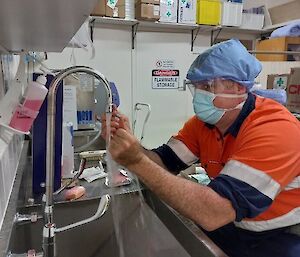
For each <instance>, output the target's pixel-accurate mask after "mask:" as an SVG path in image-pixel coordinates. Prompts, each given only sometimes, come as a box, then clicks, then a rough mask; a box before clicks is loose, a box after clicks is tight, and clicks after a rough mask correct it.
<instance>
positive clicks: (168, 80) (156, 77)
mask: <svg viewBox="0 0 300 257" xmlns="http://www.w3.org/2000/svg"><path fill="white" fill-rule="evenodd" d="M178 87H179V70H152V88H153V89H166V88H167V89H173V88H178Z"/></svg>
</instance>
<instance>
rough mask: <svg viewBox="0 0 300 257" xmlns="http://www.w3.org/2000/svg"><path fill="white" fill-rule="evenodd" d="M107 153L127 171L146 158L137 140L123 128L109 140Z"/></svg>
mask: <svg viewBox="0 0 300 257" xmlns="http://www.w3.org/2000/svg"><path fill="white" fill-rule="evenodd" d="M109 152H110V154H111V155H112V158H113V159H114V160H115V161H116V162H117V163H119V164H120V165H122V166H124V167H126V168H128V169H130V166H131V165H134V164H137V163H139V162H140V161H141V160H142V159H143V158H145V157H146V155H145V154H144V153H143V149H142V147H141V145H140V143H139V142H138V140H137V139H136V138H135V137H134V135H132V133H131V132H130V131H127V130H126V129H123V128H119V129H117V131H116V132H115V133H114V136H113V137H112V138H111V141H110V146H109Z"/></svg>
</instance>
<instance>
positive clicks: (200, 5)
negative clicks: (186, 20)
mask: <svg viewBox="0 0 300 257" xmlns="http://www.w3.org/2000/svg"><path fill="white" fill-rule="evenodd" d="M220 20H221V2H220V1H219V0H198V1H197V23H198V24H205V25H218V24H220Z"/></svg>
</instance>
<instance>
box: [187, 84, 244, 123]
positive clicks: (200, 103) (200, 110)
mask: <svg viewBox="0 0 300 257" xmlns="http://www.w3.org/2000/svg"><path fill="white" fill-rule="evenodd" d="M217 96H221V97H226V98H242V97H245V96H247V94H243V95H234V94H214V93H211V92H207V91H205V90H201V89H197V91H196V92H195V94H194V98H193V106H194V112H195V114H196V116H197V117H198V118H199V119H200V120H202V121H203V122H205V123H208V124H211V125H215V124H216V123H217V122H218V121H219V120H220V119H221V118H222V117H223V115H224V113H225V112H226V111H230V110H234V109H241V108H242V107H243V105H244V103H245V101H243V102H241V103H240V104H238V105H237V106H236V107H234V108H230V109H222V108H218V107H216V106H214V103H213V101H214V99H215V98H216V97H217Z"/></svg>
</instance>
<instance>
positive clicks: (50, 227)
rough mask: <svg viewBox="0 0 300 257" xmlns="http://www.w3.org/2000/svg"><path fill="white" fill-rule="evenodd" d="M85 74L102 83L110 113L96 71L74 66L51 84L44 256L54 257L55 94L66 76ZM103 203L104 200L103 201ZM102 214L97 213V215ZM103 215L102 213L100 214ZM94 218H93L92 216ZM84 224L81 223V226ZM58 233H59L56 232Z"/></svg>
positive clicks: (48, 118)
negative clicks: (78, 73)
mask: <svg viewBox="0 0 300 257" xmlns="http://www.w3.org/2000/svg"><path fill="white" fill-rule="evenodd" d="M77 72H82V73H87V74H89V75H91V76H94V77H95V78H97V79H98V80H99V81H102V82H103V85H104V86H105V89H106V93H107V108H106V112H110V113H111V112H112V109H113V106H112V93H111V90H110V86H109V83H108V81H107V80H106V78H105V77H104V76H103V75H102V74H101V73H100V72H98V71H96V70H94V69H92V68H90V67H85V66H74V67H70V68H67V69H64V70H62V71H61V72H59V73H58V74H57V75H56V76H55V77H54V79H53V80H52V82H51V85H50V88H49V93H48V98H47V99H48V110H47V161H46V193H45V195H44V198H45V207H44V208H45V209H44V217H45V226H44V231H43V251H44V256H46V257H53V256H55V255H56V253H55V252H56V251H55V237H54V234H55V232H56V227H55V223H54V221H53V185H54V156H55V154H54V153H55V151H54V149H55V132H56V131H55V117H56V94H57V90H58V88H59V86H60V85H61V83H60V82H61V81H63V79H65V78H66V77H67V76H69V75H71V74H73V73H77ZM105 198H106V200H107V201H106V202H105V203H103V208H104V209H107V207H108V202H109V196H106V197H105ZM103 201H104V200H103ZM99 207H100V205H99ZM101 213H102V212H101V211H99V215H100V214H101ZM102 214H103V213H102ZM93 217H94V216H93ZM82 224H84V223H81V224H80V225H82ZM57 232H59V231H57Z"/></svg>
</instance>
